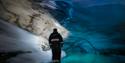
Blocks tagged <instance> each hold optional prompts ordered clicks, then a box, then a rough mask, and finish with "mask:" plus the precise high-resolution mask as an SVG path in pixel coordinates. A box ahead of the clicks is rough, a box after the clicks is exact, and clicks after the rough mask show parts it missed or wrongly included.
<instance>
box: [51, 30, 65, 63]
mask: <svg viewBox="0 0 125 63" xmlns="http://www.w3.org/2000/svg"><path fill="white" fill-rule="evenodd" d="M49 44H50V48H51V49H52V63H60V61H61V47H62V45H63V38H62V36H61V35H60V33H58V31H57V29H56V28H54V29H53V32H52V33H51V35H50V37H49Z"/></svg>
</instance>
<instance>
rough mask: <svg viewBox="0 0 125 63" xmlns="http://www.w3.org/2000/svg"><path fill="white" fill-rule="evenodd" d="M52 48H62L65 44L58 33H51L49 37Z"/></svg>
mask: <svg viewBox="0 0 125 63" xmlns="http://www.w3.org/2000/svg"><path fill="white" fill-rule="evenodd" d="M49 44H50V47H51V48H53V47H60V46H62V44H63V38H62V36H61V35H60V34H59V33H58V32H53V33H51V35H50V37H49Z"/></svg>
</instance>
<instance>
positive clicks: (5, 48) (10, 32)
mask: <svg viewBox="0 0 125 63" xmlns="http://www.w3.org/2000/svg"><path fill="white" fill-rule="evenodd" d="M14 51H22V52H26V51H30V52H31V53H23V54H18V55H17V56H15V57H12V58H9V59H8V60H6V61H8V62H9V63H48V62H50V61H51V57H52V54H51V50H48V51H43V50H42V48H41V47H40V46H39V37H37V36H35V35H33V34H30V33H29V32H26V31H24V30H22V29H20V28H18V27H16V26H13V25H11V24H9V23H6V22H4V21H2V20H0V52H14ZM62 54H63V56H64V55H65V53H64V52H63V53H62Z"/></svg>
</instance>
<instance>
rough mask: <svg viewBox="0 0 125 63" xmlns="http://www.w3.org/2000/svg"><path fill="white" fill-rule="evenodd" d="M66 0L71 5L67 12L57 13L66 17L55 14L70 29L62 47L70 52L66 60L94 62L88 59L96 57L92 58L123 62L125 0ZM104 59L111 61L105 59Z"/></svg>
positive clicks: (65, 61)
mask: <svg viewBox="0 0 125 63" xmlns="http://www.w3.org/2000/svg"><path fill="white" fill-rule="evenodd" d="M58 1H59V0H58ZM63 1H66V2H67V3H69V4H70V7H69V6H68V7H67V9H68V11H66V12H65V13H66V14H65V15H61V14H58V13H57V15H58V16H61V18H62V17H65V18H62V19H61V18H57V17H56V18H57V20H58V21H59V22H60V23H61V24H62V25H63V26H64V27H66V28H67V29H68V30H69V31H70V32H71V34H70V36H69V37H68V38H67V40H65V43H64V47H63V49H64V50H65V51H66V52H67V54H68V56H67V57H66V58H65V59H64V63H72V62H74V63H94V62H89V60H90V61H92V60H94V59H92V58H96V60H95V63H124V62H125V61H124V60H125V57H124V55H125V50H124V48H125V0H63ZM61 5H62V4H61ZM62 8H63V7H62ZM61 10H62V11H64V10H65V9H61ZM56 11H57V10H56ZM63 14H64V13H63ZM88 53H89V54H88ZM86 54H87V55H86ZM91 54H92V55H91ZM93 54H96V55H94V56H93ZM97 54H99V56H97ZM79 55H80V56H81V55H82V59H83V60H82V59H81V58H80V56H79ZM100 55H101V56H100ZM107 55H108V56H107ZM109 55H111V56H109ZM114 55H115V56H114ZM119 55H120V56H119ZM95 56H96V57H95ZM99 58H100V59H99ZM117 58H119V59H118V60H117V61H114V62H113V60H116V59H117ZM104 59H108V60H109V61H107V62H102V60H104ZM75 60H76V62H75ZM84 60H86V61H84ZM87 60H88V61H87ZM96 61H97V62H96ZM100 61H101V62H100Z"/></svg>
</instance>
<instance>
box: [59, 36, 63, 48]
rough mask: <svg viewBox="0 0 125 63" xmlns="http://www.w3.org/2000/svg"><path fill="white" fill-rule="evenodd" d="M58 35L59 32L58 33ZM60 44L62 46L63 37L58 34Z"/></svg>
mask: <svg viewBox="0 0 125 63" xmlns="http://www.w3.org/2000/svg"><path fill="white" fill-rule="evenodd" d="M59 35H60V34H59ZM60 44H61V47H62V46H63V44H64V42H63V37H62V36H61V35H60Z"/></svg>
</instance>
